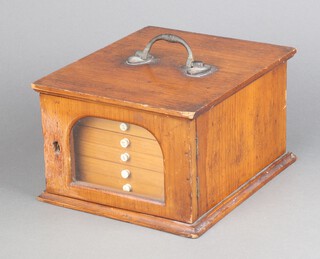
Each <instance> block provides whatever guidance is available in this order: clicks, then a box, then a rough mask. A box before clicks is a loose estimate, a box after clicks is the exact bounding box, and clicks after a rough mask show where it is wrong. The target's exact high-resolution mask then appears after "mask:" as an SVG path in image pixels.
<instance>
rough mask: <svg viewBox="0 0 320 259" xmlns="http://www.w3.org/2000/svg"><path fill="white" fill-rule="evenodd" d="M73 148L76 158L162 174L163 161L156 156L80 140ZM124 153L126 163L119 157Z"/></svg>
mask: <svg viewBox="0 0 320 259" xmlns="http://www.w3.org/2000/svg"><path fill="white" fill-rule="evenodd" d="M74 146H75V155H76V157H78V155H83V156H88V157H92V158H97V159H100V160H106V161H109V162H114V163H119V164H122V165H129V166H133V167H139V168H143V169H147V170H152V171H157V172H163V159H162V158H161V157H158V156H153V155H149V154H143V153H137V152H128V151H126V150H123V149H120V148H113V147H109V146H106V145H100V144H97V143H91V142H86V141H82V140H78V141H76V142H75V144H74ZM125 153H127V154H128V155H129V156H130V158H129V159H128V161H122V160H121V155H123V154H125ZM77 160H79V158H77Z"/></svg>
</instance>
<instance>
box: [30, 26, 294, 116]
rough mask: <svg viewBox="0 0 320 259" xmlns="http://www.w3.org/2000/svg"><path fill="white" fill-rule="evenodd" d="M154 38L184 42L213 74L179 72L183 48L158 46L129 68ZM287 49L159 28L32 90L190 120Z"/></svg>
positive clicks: (120, 43) (114, 46)
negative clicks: (148, 59) (161, 36)
mask: <svg viewBox="0 0 320 259" xmlns="http://www.w3.org/2000/svg"><path fill="white" fill-rule="evenodd" d="M159 34H173V35H177V36H179V37H180V38H182V39H183V40H185V41H186V42H187V43H188V45H189V46H190V48H191V50H192V52H193V55H194V58H195V60H201V61H203V62H205V63H206V64H210V65H213V66H215V67H216V68H217V71H215V72H213V73H211V74H209V75H206V76H203V77H190V76H187V75H185V74H183V73H182V71H181V66H183V65H185V64H186V59H187V52H186V50H185V47H184V46H183V45H182V44H170V43H168V42H167V41H162V40H159V41H157V42H156V43H155V44H154V45H153V46H152V49H151V50H150V54H152V55H153V56H154V57H156V58H157V60H156V62H151V63H149V64H144V65H135V66H132V65H128V64H127V62H126V61H127V58H128V57H130V56H132V55H134V54H135V52H136V51H137V50H143V49H144V48H145V46H146V45H147V43H148V42H149V41H150V40H151V39H152V38H154V37H155V36H157V35H159ZM295 52H296V50H295V49H294V48H291V47H284V46H277V45H271V44H265V43H257V42H251V41H244V40H237V39H230V38H223V37H216V36H209V35H204V34H197V33H191V32H184V31H177V30H171V29H165V28H159V27H146V28H143V29H141V30H139V31H137V32H135V33H133V34H131V35H129V36H127V37H125V38H123V39H121V40H119V41H117V42H115V43H113V44H111V45H109V46H107V47H105V48H102V49H100V50H98V51H96V52H94V53H92V54H90V55H88V56H86V57H84V58H82V59H80V60H78V61H76V62H74V63H72V64H70V65H67V66H66V67H64V68H62V69H59V70H57V71H55V72H53V73H51V74H49V75H47V76H45V77H43V78H41V79H39V80H38V81H36V82H34V83H33V85H32V87H33V89H35V90H36V91H39V92H41V93H46V94H52V95H58V96H63V97H67V98H73V99H74V98H76V99H82V100H89V101H95V102H102V103H107V104H115V105H119V106H122V107H130V108H136V109H140V110H145V111H152V112H157V113H163V114H167V115H172V116H178V117H183V118H188V119H193V118H195V117H196V116H198V115H199V114H201V113H202V112H204V111H206V110H208V109H210V108H211V107H212V106H214V105H216V104H218V103H219V102H221V101H223V100H224V99H226V98H227V97H229V96H230V95H232V94H234V93H235V92H237V91H239V90H240V89H242V88H243V87H245V86H246V85H248V84H249V83H251V82H253V81H254V80H256V79H257V78H258V77H260V76H262V75H263V74H265V73H267V72H268V71H270V70H271V69H273V68H274V67H275V66H277V65H279V64H281V63H284V62H286V61H287V60H288V59H289V58H290V57H292V56H293V55H294V54H295Z"/></svg>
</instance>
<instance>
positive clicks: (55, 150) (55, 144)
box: [52, 141, 60, 155]
mask: <svg viewBox="0 0 320 259" xmlns="http://www.w3.org/2000/svg"><path fill="white" fill-rule="evenodd" d="M52 145H53V150H54V153H55V154H56V155H59V154H60V145H59V143H58V141H54V142H53V143H52Z"/></svg>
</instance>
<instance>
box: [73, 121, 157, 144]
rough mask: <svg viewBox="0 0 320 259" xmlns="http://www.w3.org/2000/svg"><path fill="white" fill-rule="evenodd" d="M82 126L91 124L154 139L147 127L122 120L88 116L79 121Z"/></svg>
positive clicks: (91, 125) (104, 128) (98, 127)
mask: <svg viewBox="0 0 320 259" xmlns="http://www.w3.org/2000/svg"><path fill="white" fill-rule="evenodd" d="M79 124H80V125H82V126H89V127H93V128H97V129H103V130H108V131H114V132H118V133H126V134H127V135H132V136H139V137H143V138H148V139H152V140H154V139H155V138H154V136H153V135H152V134H151V133H150V132H149V131H147V130H146V129H144V128H142V127H140V126H137V125H133V124H129V123H123V122H120V121H114V120H106V119H100V118H96V117H86V118H83V119H81V120H80V121H79Z"/></svg>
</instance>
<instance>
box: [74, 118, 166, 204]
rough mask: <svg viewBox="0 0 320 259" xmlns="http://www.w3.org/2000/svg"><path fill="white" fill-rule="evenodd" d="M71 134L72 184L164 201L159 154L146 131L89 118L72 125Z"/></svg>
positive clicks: (157, 145) (156, 144)
mask: <svg viewBox="0 0 320 259" xmlns="http://www.w3.org/2000/svg"><path fill="white" fill-rule="evenodd" d="M72 133H73V134H72V136H73V141H72V142H73V145H74V146H73V148H74V165H75V170H74V171H75V172H74V180H75V181H81V182H85V183H89V184H93V185H95V188H96V185H98V186H101V187H103V188H109V190H111V191H117V192H119V191H120V192H123V193H126V194H128V195H138V196H142V197H145V198H150V199H156V200H161V201H163V200H164V173H163V171H164V167H163V156H162V151H161V148H160V145H159V143H158V142H157V140H156V139H155V138H154V137H153V135H152V134H151V133H150V132H148V131H147V130H146V129H144V128H142V127H139V126H136V125H133V124H127V123H122V122H117V121H112V120H106V119H100V118H93V117H89V118H85V119H81V120H80V121H79V122H78V123H76V125H75V126H74V127H73V132H72Z"/></svg>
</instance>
